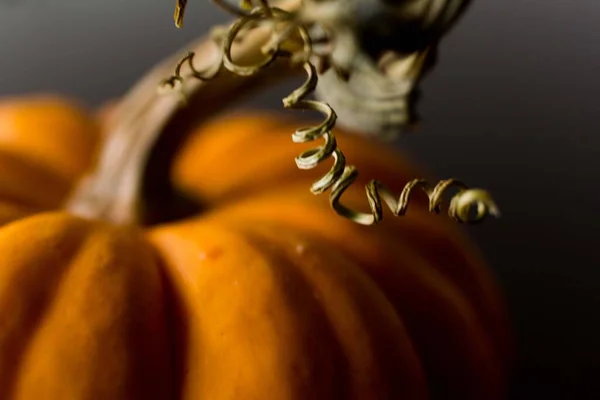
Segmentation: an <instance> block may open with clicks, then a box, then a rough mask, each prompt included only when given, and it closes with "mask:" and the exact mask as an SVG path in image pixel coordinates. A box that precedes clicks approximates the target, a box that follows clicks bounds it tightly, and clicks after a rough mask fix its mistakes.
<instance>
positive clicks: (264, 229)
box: [244, 224, 427, 400]
mask: <svg viewBox="0 0 600 400" xmlns="http://www.w3.org/2000/svg"><path fill="white" fill-rule="evenodd" d="M244 226H245V228H246V229H244V231H245V232H246V234H247V235H251V236H253V237H254V238H256V237H258V236H260V237H261V238H262V240H263V241H264V243H271V245H272V246H273V244H274V243H276V244H277V247H278V248H279V249H281V250H283V251H284V252H285V253H286V254H287V257H288V260H289V261H290V262H291V263H293V264H294V267H295V268H296V269H297V270H298V271H300V272H301V273H302V275H303V277H304V279H305V280H307V281H308V282H310V284H311V285H312V286H313V287H314V288H315V289H314V290H315V291H316V293H315V296H318V298H319V300H320V306H321V307H322V308H323V309H324V310H325V313H326V314H327V316H328V320H329V322H330V324H331V325H332V326H333V327H334V328H333V330H334V331H337V332H338V340H339V341H340V342H341V344H342V346H343V347H344V349H345V352H346V354H348V357H347V359H348V363H349V364H350V371H351V372H350V374H351V376H352V377H354V378H355V379H356V380H358V381H359V382H357V383H356V384H355V386H353V387H352V388H351V393H353V396H356V398H359V399H360V398H363V399H377V398H409V399H415V400H416V399H419V398H421V399H426V398H427V385H426V383H425V377H424V375H423V371H422V368H421V363H420V361H419V358H418V357H417V354H416V353H415V349H414V346H413V341H412V340H411V338H410V337H409V335H407V333H406V331H405V326H404V322H403V321H402V319H401V318H400V316H399V315H398V314H397V312H396V310H395V309H394V307H393V306H392V304H391V303H390V302H389V299H388V298H387V297H386V296H385V295H383V293H382V292H381V291H380V289H379V288H378V285H377V284H376V283H375V281H373V280H372V277H371V276H369V275H368V274H366V273H365V272H364V270H363V269H362V268H361V267H359V266H358V265H356V264H355V263H353V262H350V261H349V260H348V259H347V258H345V257H343V256H342V255H341V254H339V253H338V252H336V251H332V249H331V248H330V247H329V246H325V247H323V246H319V245H318V244H317V242H314V241H309V240H308V239H307V238H308V237H309V236H306V235H299V234H297V233H293V232H292V230H289V229H286V228H287V227H283V226H272V225H267V224H262V225H256V224H251V225H249V226H248V225H244ZM298 243H299V244H300V246H302V247H303V248H302V250H301V251H300V254H299V251H298V247H297V246H298ZM315 254H319V255H320V256H321V257H323V258H324V259H325V260H324V261H321V260H319V262H316V263H315V262H314V261H312V260H311V257H314V255H315ZM350 277H353V278H350ZM332 278H337V279H341V281H342V282H343V283H345V284H348V285H349V287H348V288H347V289H345V290H344V288H346V285H341V286H335V285H331V284H332V283H334V282H335V279H332ZM352 281H354V285H352V284H351V282H352ZM340 289H341V290H340ZM365 289H366V290H365ZM345 292H348V294H347V295H346V296H344V295H343V294H344V293H345ZM340 297H341V299H340ZM344 297H347V298H346V299H345V298H344ZM369 297H371V298H374V299H376V300H375V304H376V305H380V307H374V308H370V307H365V305H364V304H362V302H361V301H358V300H359V299H360V300H363V299H364V298H369ZM340 300H341V303H342V304H341V305H342V306H341V307H340V304H339V303H340ZM344 300H346V301H344ZM348 300H349V301H348ZM336 303H337V304H336ZM344 305H345V306H346V307H347V308H345V307H344ZM336 306H337V307H336ZM356 311H358V312H359V314H363V315H364V316H366V318H365V319H359V320H355V319H354V318H352V314H353V313H354V312H356ZM349 314H350V315H349ZM377 315H380V318H377V317H376V316H377ZM379 321H385V322H386V324H380V326H381V325H384V327H380V329H377V328H373V327H374V326H376V325H375V324H376V323H377V322H379ZM361 329H365V330H366V331H373V330H374V331H375V337H372V338H366V340H367V344H366V346H367V347H371V348H373V356H372V357H373V359H372V360H371V363H370V364H368V363H366V362H365V360H364V359H363V357H364V350H363V349H362V348H361V347H362V346H361V342H362V341H363V340H364V339H363V338H362V337H361V336H362V335H360V334H358V335H357V332H360V330H361ZM345 335H347V336H349V337H344V336H345ZM361 339H363V340H361ZM393 344H396V346H393ZM363 346H365V344H363ZM394 347H395V349H394ZM394 354H396V357H393V356H392V355H394ZM390 356H392V357H390ZM388 357H389V358H388ZM365 364H366V365H365ZM373 371H376V373H375V374H374V373H373ZM369 375H375V376H378V375H383V376H384V378H383V379H382V380H383V382H382V381H381V380H380V381H369V380H368V379H367V380H366V381H365V380H364V379H365V378H366V377H368V376H369Z"/></svg>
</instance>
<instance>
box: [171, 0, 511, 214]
mask: <svg viewBox="0 0 600 400" xmlns="http://www.w3.org/2000/svg"><path fill="white" fill-rule="evenodd" d="M218 3H221V4H222V2H218ZM245 3H246V4H245V6H250V10H251V11H248V12H247V13H243V12H242V13H236V14H241V15H240V16H239V17H238V18H237V19H236V20H235V21H234V22H233V23H232V24H231V25H230V27H229V28H228V29H225V30H224V31H222V32H221V34H220V35H219V36H216V37H213V38H214V39H215V45H216V46H217V47H218V48H219V49H220V50H219V51H220V52H221V56H220V57H219V58H218V60H217V61H216V62H215V63H214V65H212V66H211V67H209V69H208V71H203V72H201V71H198V70H197V69H196V68H195V67H194V63H193V61H194V56H195V54H194V53H193V52H190V53H188V54H186V55H185V56H184V57H183V58H182V59H181V61H180V62H179V63H178V64H177V65H176V67H175V73H174V74H173V75H172V76H171V77H170V78H167V79H165V80H164V81H163V83H162V84H161V86H169V87H171V88H172V89H175V88H176V89H177V90H179V94H180V95H183V101H184V102H185V95H184V92H183V84H184V78H183V77H182V75H181V68H182V66H183V65H184V64H185V63H187V64H188V65H189V68H190V70H191V73H190V75H189V76H188V78H195V79H200V80H203V81H206V80H211V79H213V78H214V77H215V76H216V75H217V74H218V73H219V71H220V70H221V69H226V70H228V71H229V72H232V73H234V74H238V75H241V76H249V75H253V74H256V73H258V72H259V71H261V70H262V69H264V68H267V67H268V66H269V65H271V64H272V63H273V62H275V60H276V59H277V58H278V57H289V58H290V59H291V60H292V64H294V63H296V64H297V63H300V64H301V65H302V66H303V68H304V70H305V71H306V73H307V79H306V81H305V83H304V84H303V85H302V86H300V87H299V88H298V89H296V90H295V91H294V92H292V93H291V94H290V95H289V96H287V97H286V98H284V99H283V104H284V107H286V108H291V109H298V110H312V111H316V112H318V113H322V114H324V120H323V122H322V123H320V124H318V125H315V126H312V127H303V128H300V129H296V131H295V133H294V134H293V136H292V140H293V141H294V142H296V143H304V142H310V141H315V140H318V139H321V138H322V139H324V142H325V143H324V144H323V145H321V146H319V147H316V148H312V149H309V150H307V151H305V152H303V153H302V154H300V155H299V156H297V157H296V158H295V160H296V164H297V166H298V168H299V169H304V170H306V169H312V168H314V167H316V166H317V165H318V164H320V163H322V162H324V161H327V160H328V159H330V158H332V159H333V166H332V167H331V169H330V170H329V171H328V172H327V173H326V174H325V175H324V176H322V177H321V178H320V179H319V180H317V181H316V182H314V183H313V185H312V186H311V188H310V190H311V192H312V193H314V194H321V193H324V192H325V191H327V190H330V191H331V193H330V203H331V206H332V208H333V210H334V211H335V212H336V213H337V214H339V215H340V216H342V217H345V218H348V219H350V220H352V221H354V222H356V223H359V224H363V225H373V224H375V223H378V222H379V221H380V220H381V219H382V218H383V203H385V204H386V205H387V206H388V207H389V209H390V210H391V211H392V213H393V215H394V216H403V215H404V214H405V213H406V211H407V208H408V205H409V201H410V199H411V195H412V193H413V191H414V190H416V189H421V190H422V191H423V192H425V194H426V195H427V197H428V198H429V203H430V205H429V210H430V212H432V213H436V214H437V213H439V212H441V210H442V205H443V203H444V201H445V197H446V196H445V195H446V192H448V191H449V190H450V189H455V190H456V192H455V193H454V194H453V195H452V196H451V198H450V199H449V206H448V215H449V216H450V217H451V218H453V219H455V220H456V221H458V222H463V223H464V222H467V223H476V222H480V221H482V220H483V219H484V218H485V217H486V216H488V215H491V216H494V217H499V216H500V211H499V209H498V206H497V205H496V204H495V202H494V201H493V199H492V197H491V195H490V194H489V193H488V192H487V191H485V190H482V189H469V188H468V187H467V186H466V185H465V184H464V183H462V182H460V181H459V180H457V179H453V178H452V179H446V180H443V181H440V182H438V184H436V185H431V184H429V183H428V182H427V181H426V180H424V179H421V178H416V179H413V180H412V181H411V182H409V183H408V184H407V185H406V186H405V187H404V188H403V190H402V192H401V194H400V196H399V197H396V196H395V195H394V194H393V192H391V191H390V189H389V188H388V187H387V186H385V184H384V183H382V182H381V181H379V180H376V179H374V180H371V181H370V182H369V183H368V184H367V185H366V187H365V189H366V195H367V199H368V205H369V208H370V212H369V213H365V212H360V211H356V210H354V209H351V208H348V207H347V206H345V205H344V204H342V199H341V198H342V196H343V194H344V192H345V191H346V190H347V189H348V187H350V186H351V185H352V184H353V183H354V181H355V180H356V177H357V175H358V170H357V169H356V167H355V166H352V165H346V157H345V155H344V153H343V152H342V150H341V149H340V148H339V146H338V144H337V141H336V139H335V137H334V135H333V133H332V129H333V127H334V126H335V124H336V119H337V116H336V113H335V111H334V110H333V109H332V108H331V106H329V104H327V103H325V102H323V101H315V100H307V99H306V98H307V97H308V96H309V95H311V94H312V93H313V92H314V90H315V88H316V86H317V82H318V80H319V78H318V76H317V68H316V67H315V64H314V63H313V62H311V58H312V59H315V57H316V59H317V63H318V65H321V66H322V65H331V66H332V67H333V68H334V69H336V67H337V69H336V70H337V71H340V70H341V69H340V68H342V66H340V65H336V61H335V60H334V59H333V58H332V56H333V51H334V50H335V43H333V42H332V43H330V46H331V47H332V48H333V49H334V50H333V51H332V53H331V54H325V55H324V54H318V53H315V51H314V47H313V45H312V41H313V40H312V38H311V36H310V33H309V27H310V26H312V25H313V24H314V23H315V22H317V21H313V20H309V21H305V20H304V19H303V17H302V16H303V15H305V11H306V10H305V9H306V7H308V6H307V5H306V3H302V4H301V6H300V7H299V9H297V10H294V11H289V12H288V11H284V10H282V9H281V8H279V7H272V6H271V5H270V4H269V1H267V0H264V1H257V2H256V4H254V5H253V2H252V1H250V2H245ZM307 3H308V4H311V2H310V1H308V2H307ZM185 6H186V2H180V1H178V2H177V5H176V23H177V25H178V26H179V24H180V19H179V18H180V17H181V16H182V15H183V10H184V9H185ZM265 23H270V26H271V27H274V28H272V30H271V37H270V39H269V40H268V42H267V44H266V45H265V46H264V47H263V53H264V54H265V56H264V57H263V58H262V60H260V61H257V62H255V63H253V64H251V65H241V64H239V63H236V62H235V61H233V57H232V46H233V44H234V43H235V42H239V41H241V40H243V34H244V32H247V31H248V30H252V29H256V28H257V27H259V26H263V25H265ZM275 27H278V28H275ZM329 28H331V27H329ZM333 37H334V38H335V36H333ZM338 39H339V38H338ZM290 42H292V43H295V45H289V43H290ZM338 47H339V44H338ZM284 48H285V49H286V50H285V51H284V50H283V49H284ZM289 48H294V49H296V52H295V53H294V52H293V51H292V52H290V51H289V50H287V49H289ZM422 52H423V54H428V53H429V52H430V48H429V47H425V48H424V49H422ZM416 53H418V52H416ZM421 64H423V63H420V64H419V65H420V67H422V66H421ZM290 68H291V67H290ZM342 69H343V68H342ZM417 69H418V68H417ZM352 72H353V71H352V69H346V71H345V74H344V80H348V79H349V78H350V74H351V73H352ZM408 73H410V74H413V73H414V70H413V71H409V72H408ZM418 78H419V77H418V76H416V77H415V80H416V79H418ZM407 122H409V121H407ZM473 211H475V214H473Z"/></svg>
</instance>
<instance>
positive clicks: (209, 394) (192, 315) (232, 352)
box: [149, 225, 339, 400]
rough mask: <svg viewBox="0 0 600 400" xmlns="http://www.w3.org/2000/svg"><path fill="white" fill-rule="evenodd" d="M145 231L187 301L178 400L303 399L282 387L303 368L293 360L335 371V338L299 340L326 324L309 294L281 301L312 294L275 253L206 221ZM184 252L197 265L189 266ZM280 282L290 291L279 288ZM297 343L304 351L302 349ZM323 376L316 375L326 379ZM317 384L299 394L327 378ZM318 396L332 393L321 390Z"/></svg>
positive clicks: (323, 382) (306, 389)
mask: <svg viewBox="0 0 600 400" xmlns="http://www.w3.org/2000/svg"><path fill="white" fill-rule="evenodd" d="M190 231H193V235H190ZM149 236H150V240H151V241H152V242H153V243H154V245H155V246H156V248H157V249H158V252H159V254H160V255H161V257H162V259H163V263H164V264H165V265H166V266H167V271H168V272H169V275H170V276H171V280H172V281H173V282H174V285H175V287H177V288H178V292H179V293H181V295H182V298H183V302H184V303H186V306H185V308H186V309H187V315H186V316H185V317H186V320H187V324H186V326H185V327H184V328H183V329H187V330H189V333H188V334H187V335H186V336H187V337H189V338H190V340H191V342H190V344H189V345H188V348H187V350H186V352H187V354H186V355H187V363H188V364H187V366H186V371H187V383H186V384H185V385H184V395H183V396H182V397H181V398H182V399H185V398H190V399H191V398H194V399H195V398H205V397H206V398H211V399H216V400H217V399H221V398H231V396H233V397H236V396H235V395H237V397H239V396H242V394H243V397H244V399H249V400H251V399H264V398H278V399H282V400H283V399H288V398H289V399H296V398H297V399H298V400H300V399H301V398H302V397H297V396H298V395H294V393H297V392H295V391H294V390H292V388H287V390H286V385H289V384H293V383H297V382H295V380H297V379H298V376H295V374H292V373H293V372H296V374H297V373H300V372H301V370H302V369H301V370H300V371H296V369H297V368H298V367H296V368H292V367H293V365H288V364H289V362H290V360H294V359H295V360H296V362H297V363H299V364H300V365H303V363H304V366H305V367H306V365H305V364H306V363H308V364H309V365H312V368H314V369H315V370H316V371H319V370H320V369H324V370H325V371H327V370H328V369H329V370H332V371H333V372H337V373H339V370H338V368H331V366H332V365H331V363H332V360H330V358H329V357H328V355H330V354H331V352H332V350H333V349H335V341H333V340H332V339H328V336H327V334H326V332H325V335H323V336H321V338H320V339H321V340H319V341H318V342H314V341H313V342H311V346H309V345H308V343H305V342H306V340H307V339H308V335H307V328H308V326H314V325H317V326H319V325H322V326H325V327H326V325H325V323H324V322H323V321H321V322H319V315H318V314H316V315H315V314H314V311H315V309H316V307H315V306H314V302H315V300H312V303H311V304H309V305H307V304H305V303H304V302H299V301H298V300H295V301H292V303H290V302H289V300H290V299H289V297H288V301H286V300H285V295H286V294H287V295H288V296H289V295H290V294H295V295H296V296H298V295H304V298H305V300H309V301H310V300H311V298H310V297H308V296H306V293H307V291H306V290H304V291H302V290H301V287H295V285H296V284H298V283H299V282H298V280H297V279H296V275H295V274H294V273H293V272H294V271H293V270H290V268H289V267H288V268H285V267H286V266H287V265H286V263H285V262H283V263H282V262H281V261H280V260H279V258H278V257H276V255H274V254H273V252H271V251H264V250H263V249H260V248H259V247H258V248H257V247H256V245H255V244H254V243H250V242H248V240H247V238H246V237H245V236H241V235H239V234H237V233H235V232H232V231H230V230H224V229H221V228H220V227H218V226H212V225H211V226H208V227H206V226H204V225H202V226H183V225H179V226H175V227H169V228H167V229H157V230H153V231H152V232H150V233H149ZM232 249H235V250H232ZM198 254H200V259H198ZM274 256H275V257H274ZM190 257H194V258H195V259H197V260H198V263H197V264H190V263H189V261H187V260H189V258H190ZM273 264H276V265H273ZM273 267H280V268H283V271H282V270H280V269H279V268H276V269H275V270H274V269H272V268H273ZM290 273H291V274H290ZM282 274H283V275H282ZM285 277H287V279H286V278H285ZM288 281H289V282H288ZM291 284H294V286H293V287H292V286H290V285H291ZM300 286H301V283H300ZM282 287H288V290H289V291H288V292H286V291H282ZM292 289H296V290H292ZM269 299H272V300H273V301H269ZM221 304H222V305H221ZM199 305H201V306H200V308H199V307H198V306H199ZM214 307H217V310H216V312H215V310H213V308H214ZM211 310H212V311H211ZM277 311H279V312H277ZM207 318H208V320H207ZM282 318H283V319H282ZM315 318H316V320H315ZM321 319H323V317H321ZM315 321H316V322H315ZM232 324H233V325H232ZM238 325H240V326H238ZM299 336H300V337H299ZM207 341H208V342H207ZM298 341H300V342H298ZM199 343H203V345H201V344H199ZM302 343H304V344H302ZM297 346H300V347H301V348H302V350H308V351H306V352H304V351H302V352H301V351H299V349H296V348H297ZM317 350H318V351H317ZM292 355H294V356H292ZM333 358H334V360H333V361H335V358H336V357H333ZM273 363H274V364H273ZM278 363H283V365H280V364H278ZM337 364H339V361H337ZM334 365H335V363H334ZM221 372H222V373H221ZM207 375H208V376H207ZM323 375H324V376H320V375H319V374H318V375H317V377H318V378H320V379H323V378H326V374H323ZM231 377H233V378H234V379H233V380H232V379H231ZM289 379H291V380H289ZM321 383H322V385H321V386H320V387H319V386H315V387H304V390H305V391H304V392H303V393H305V394H306V395H309V394H310V392H311V391H312V393H313V394H317V393H319V390H327V385H328V384H329V385H330V384H331V383H330V382H327V381H322V382H321ZM282 386H283V387H282ZM323 388H324V389H323ZM307 391H308V393H307ZM185 393H187V394H188V395H186V394H185ZM261 393H262V394H261ZM321 394H322V395H323V393H321ZM289 396H291V397H289ZM306 398H315V397H314V396H309V397H306ZM316 398H334V397H328V396H327V395H326V394H325V396H324V397H323V396H317V397H316Z"/></svg>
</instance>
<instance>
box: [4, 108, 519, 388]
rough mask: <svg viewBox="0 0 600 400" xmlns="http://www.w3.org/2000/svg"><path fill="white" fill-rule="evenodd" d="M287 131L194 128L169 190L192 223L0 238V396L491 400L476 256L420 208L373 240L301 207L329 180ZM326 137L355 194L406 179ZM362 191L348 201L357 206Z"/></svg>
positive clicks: (493, 299) (385, 156)
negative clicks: (298, 158)
mask: <svg viewBox="0 0 600 400" xmlns="http://www.w3.org/2000/svg"><path fill="white" fill-rule="evenodd" d="M0 119H1V118H0ZM297 125H298V124H297V122H296V123H291V122H289V121H286V120H281V119H278V118H275V117H273V116H270V115H265V114H264V115H249V116H244V115H240V116H237V117H232V116H229V117H226V118H225V119H220V120H215V121H213V122H210V123H208V124H206V125H203V126H201V127H200V128H199V129H198V130H196V131H195V132H193V134H192V135H191V139H190V140H189V141H188V143H187V144H186V147H185V148H184V149H183V152H182V153H181V155H180V156H179V157H178V158H177V159H176V162H175V165H174V169H173V181H174V182H175V184H176V186H178V187H180V188H182V189H183V190H185V191H186V192H187V193H189V194H191V195H192V196H194V197H195V198H196V199H197V200H199V201H200V202H201V204H202V205H203V206H204V209H203V212H202V213H201V214H200V215H199V216H198V217H196V218H194V219H187V220H183V221H179V222H173V223H169V224H164V225H161V226H157V227H153V228H149V229H147V230H146V231H145V232H144V231H142V230H141V229H140V228H139V227H135V226H116V225H115V224H111V223H106V222H101V221H99V220H98V219H95V218H92V219H82V218H80V217H76V216H72V215H69V214H68V213H48V214H42V215H36V216H33V217H29V218H24V219H21V220H19V221H16V222H13V223H11V224H9V225H7V226H5V227H3V228H0V251H1V252H2V254H4V255H5V258H4V264H3V267H2V268H1V269H0V398H2V399H33V398H44V399H50V400H51V399H61V400H62V399H95V398H98V399H108V398H110V399H116V400H118V399H138V398H139V399H146V398H156V399H198V398H201V399H203V398H207V399H211V400H219V399H232V398H243V399H248V400H251V399H267V398H273V399H331V398H356V399H380V398H381V399H383V398H393V399H404V398H406V399H425V398H440V399H446V398H460V399H501V398H503V394H504V389H505V386H504V385H505V380H506V371H507V364H508V361H509V354H510V340H509V338H510V337H509V334H508V331H507V325H508V324H507V322H506V319H505V315H504V311H503V307H502V304H501V301H500V296H499V295H498V293H497V289H496V287H495V285H494V282H493V279H491V277H490V276H489V272H488V271H487V269H486V267H485V265H484V264H483V263H482V261H481V259H480V257H479V255H478V254H477V252H476V250H475V249H474V248H473V247H472V246H471V245H470V244H469V243H468V241H466V240H465V238H464V237H463V236H462V235H461V233H460V231H459V230H458V229H457V228H456V227H455V226H454V224H453V223H452V222H448V221H447V220H445V219H444V218H443V217H441V216H434V215H431V214H429V213H428V212H427V210H426V207H425V202H421V203H417V204H414V205H413V207H412V208H411V209H410V210H409V212H408V215H407V216H405V217H403V218H392V217H390V216H387V218H385V219H384V221H383V222H382V223H381V224H380V225H378V226H376V227H365V226H359V225H356V224H354V223H352V222H349V221H346V220H344V219H342V218H340V217H338V216H337V215H335V213H333V211H332V210H331V209H330V208H329V204H328V202H327V198H326V197H325V196H313V195H312V194H310V193H309V192H308V187H309V185H308V183H309V182H310V180H314V178H315V177H316V176H317V175H316V174H318V173H319V172H323V171H324V169H320V170H319V169H317V170H313V171H298V170H297V169H296V167H295V165H294V162H293V157H294V156H295V155H297V154H299V153H300V152H301V151H302V150H303V146H302V145H297V144H294V143H292V142H291V140H290V134H291V132H292V131H293V129H295V128H296V127H297ZM92 131H93V129H91V128H90V130H89V131H86V132H92ZM72 132H75V130H73V131H72ZM257 135H259V136H257ZM83 136H85V132H82V133H81V134H75V133H71V136H70V138H69V139H68V140H69V141H70V140H74V141H77V140H81V142H80V143H88V142H87V141H86V140H87V139H82V137H83ZM257 137H260V140H256V139H257ZM338 138H339V143H340V146H342V148H344V151H345V153H346V155H347V156H348V158H349V159H351V160H352V162H353V164H355V165H356V166H357V167H358V168H359V169H360V171H361V177H362V179H363V181H362V182H363V183H364V180H366V179H368V178H371V177H374V176H376V177H378V178H380V179H382V180H385V181H386V182H390V183H391V182H395V184H394V185H392V188H393V189H396V190H398V189H399V188H401V186H402V185H403V184H404V183H405V182H406V181H407V180H408V179H411V178H413V177H414V176H415V175H416V174H415V171H414V170H413V169H412V168H411V167H409V165H408V164H407V163H405V162H403V161H402V158H400V157H399V155H398V154H397V153H395V152H394V151H392V150H390V149H389V148H386V147H385V146H382V145H379V144H376V143H373V142H369V141H367V140H366V139H363V138H360V137H355V136H345V135H343V134H338ZM0 146H1V144H0ZM11 146H12V147H10V146H7V148H13V149H15V150H14V151H15V152H16V151H17V150H18V149H25V148H26V146H25V145H19V146H17V145H11ZM31 146H32V148H36V147H35V146H34V145H31ZM81 146H82V148H84V146H83V144H81ZM85 148H89V149H93V144H92V145H90V147H85ZM0 149H2V147H0ZM42 153H43V152H40V153H36V151H34V150H31V151H30V152H29V151H25V150H23V154H24V157H31V159H33V158H34V157H35V156H36V154H37V155H38V156H39V158H38V159H39V160H46V161H45V162H47V163H48V164H46V165H47V170H52V171H53V172H55V173H56V174H57V175H59V176H61V178H62V179H64V180H65V181H68V176H71V177H75V176H76V175H77V172H76V171H78V169H77V166H79V168H80V169H79V171H82V170H84V169H85V168H86V165H87V163H89V162H91V161H90V160H91V158H92V155H93V152H92V151H90V152H88V160H83V158H82V161H81V162H80V163H79V164H77V163H76V162H75V161H73V164H70V166H69V167H67V166H66V165H67V164H66V163H65V162H63V163H60V162H57V163H56V165H54V166H50V165H51V164H52V163H53V161H52V160H53V159H52V158H51V156H49V155H45V156H40V154H42ZM54 154H59V151H56V153H54ZM56 159H58V158H55V159H54V160H56ZM0 162H1V161H0ZM76 164H77V165H76ZM323 168H326V167H325V166H323ZM68 171H71V172H70V173H71V175H69V174H68V173H67V172H68ZM2 175H5V174H3V173H2V172H1V171H0V176H2ZM360 183H361V182H360V180H359V182H358V183H356V184H355V185H354V186H353V188H352V189H351V190H349V191H348V192H347V193H346V194H345V195H344V201H345V202H346V203H349V204H351V205H356V206H357V207H364V205H365V199H364V191H363V188H362V186H361V185H360ZM114 185H115V192H118V189H119V183H118V182H115V184H114ZM28 193H35V192H28ZM58 197H60V196H57V198H58ZM47 204H48V205H51V202H50V201H48V203H47ZM109 206H110V204H109ZM100 211H102V210H100ZM100 211H99V212H98V214H101V213H100ZM108 215H110V213H109V214H108Z"/></svg>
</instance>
